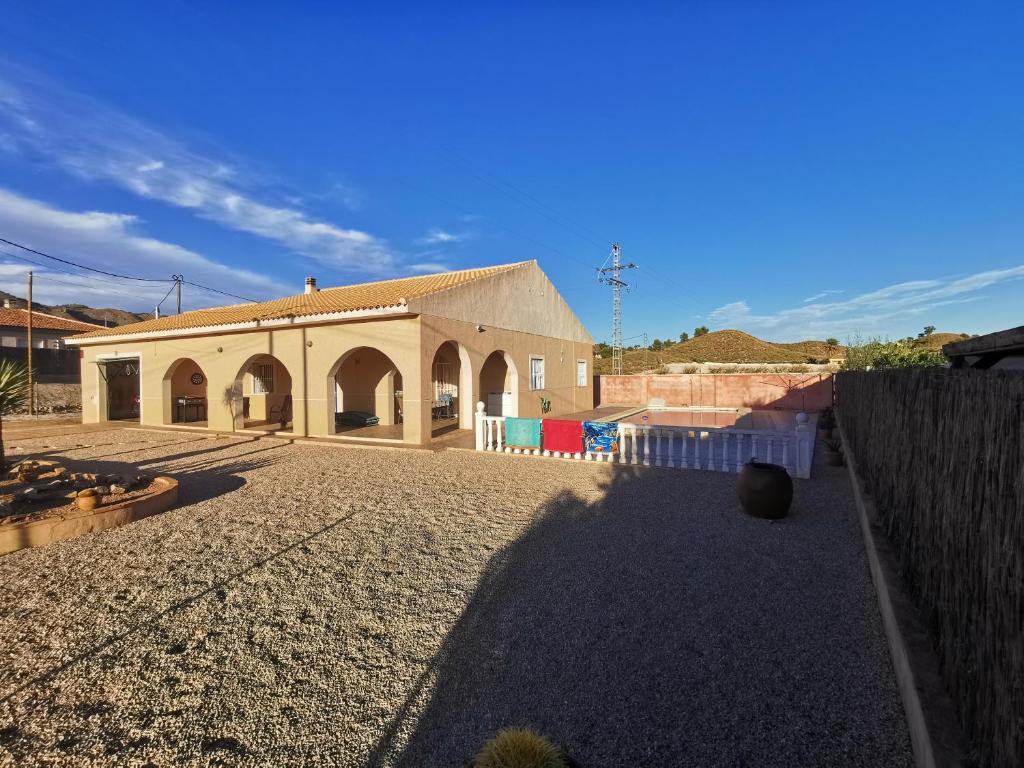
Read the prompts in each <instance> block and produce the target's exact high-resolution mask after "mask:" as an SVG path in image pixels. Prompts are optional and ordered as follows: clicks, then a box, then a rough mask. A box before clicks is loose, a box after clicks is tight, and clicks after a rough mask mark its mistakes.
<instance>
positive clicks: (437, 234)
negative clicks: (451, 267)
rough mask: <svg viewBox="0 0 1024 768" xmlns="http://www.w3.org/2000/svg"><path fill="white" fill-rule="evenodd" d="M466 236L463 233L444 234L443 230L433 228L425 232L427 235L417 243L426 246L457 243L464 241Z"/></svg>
mask: <svg viewBox="0 0 1024 768" xmlns="http://www.w3.org/2000/svg"><path fill="white" fill-rule="evenodd" d="M467 236H468V235H467V234H466V233H465V232H462V233H454V232H446V231H445V230H443V229H439V228H437V227H434V228H433V229H432V230H430V231H429V232H427V234H425V235H424V236H423V237H421V238H420V240H419V241H420V242H421V243H425V244H427V245H436V244H438V243H457V242H459V241H460V240H465V239H466V237H467Z"/></svg>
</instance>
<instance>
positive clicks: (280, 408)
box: [267, 395, 292, 429]
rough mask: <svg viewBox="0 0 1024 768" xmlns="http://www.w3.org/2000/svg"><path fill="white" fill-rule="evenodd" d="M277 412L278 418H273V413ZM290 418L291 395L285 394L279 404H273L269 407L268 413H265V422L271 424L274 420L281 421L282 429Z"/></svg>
mask: <svg viewBox="0 0 1024 768" xmlns="http://www.w3.org/2000/svg"><path fill="white" fill-rule="evenodd" d="M275 413H276V414H277V415H278V417H279V418H276V419H275V418H274V414H275ZM291 420H292V396H291V395H285V398H284V400H282V401H281V404H280V405H275V406H274V407H272V408H271V409H270V413H268V414H267V422H268V423H270V424H273V423H274V422H275V421H280V422H281V429H284V428H285V427H287V426H288V424H289V423H290V422H291Z"/></svg>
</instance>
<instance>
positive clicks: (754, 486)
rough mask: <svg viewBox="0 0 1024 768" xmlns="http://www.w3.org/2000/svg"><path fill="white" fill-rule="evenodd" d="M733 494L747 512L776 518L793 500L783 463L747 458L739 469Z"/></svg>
mask: <svg viewBox="0 0 1024 768" xmlns="http://www.w3.org/2000/svg"><path fill="white" fill-rule="evenodd" d="M736 494H737V495H738V496H739V498H740V505H741V506H742V507H743V511H744V512H746V513H747V514H748V515H751V516H752V517H763V518H767V519H769V520H777V519H779V518H780V517H785V516H786V513H787V512H788V511H789V505H790V504H792V503H793V478H791V477H790V476H789V472H787V471H786V468H785V467H783V466H780V465H778V464H766V463H763V462H760V461H754V459H751V460H750V461H748V462H747V463H746V464H744V465H743V469H741V470H740V474H739V477H738V478H737V480H736Z"/></svg>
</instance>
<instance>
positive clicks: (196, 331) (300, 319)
mask: <svg viewBox="0 0 1024 768" xmlns="http://www.w3.org/2000/svg"><path fill="white" fill-rule="evenodd" d="M405 314H409V308H408V307H407V306H406V305H404V304H398V305H395V306H391V307H375V308H373V309H353V310H349V311H346V312H324V313H321V314H317V315H302V316H290V317H281V318H274V319H273V320H249V321H246V322H241V323H221V324H219V325H203V326H198V327H196V328H169V329H167V330H163V331H141V332H139V333H115V334H109V335H107V336H86V337H75V336H72V337H70V338H67V339H65V340H64V343H65V344H71V345H75V346H88V345H90V344H110V343H114V342H120V341H147V340H151V339H170V338H180V337H182V336H209V335H212V334H217V333H237V332H239V331H259V330H264V329H273V328H286V327H292V326H297V325H319V324H322V323H330V322H345V321H347V320H360V319H364V318H370V317H392V316H396V315H405Z"/></svg>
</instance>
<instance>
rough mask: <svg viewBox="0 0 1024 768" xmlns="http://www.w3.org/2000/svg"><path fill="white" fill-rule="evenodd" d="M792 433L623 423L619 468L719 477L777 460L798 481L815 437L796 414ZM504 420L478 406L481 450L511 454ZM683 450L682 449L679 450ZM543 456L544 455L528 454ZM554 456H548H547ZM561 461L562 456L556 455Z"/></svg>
mask: <svg viewBox="0 0 1024 768" xmlns="http://www.w3.org/2000/svg"><path fill="white" fill-rule="evenodd" d="M796 421H797V425H796V429H795V430H794V431H793V432H766V431H762V430H753V429H732V428H727V429H705V430H702V429H700V428H699V427H665V426H653V425H646V424H633V423H628V422H619V425H618V440H619V458H618V463H620V464H632V465H637V466H639V465H642V466H645V467H649V466H655V467H673V468H675V467H678V468H680V469H704V470H711V471H719V472H739V471H740V469H742V468H743V465H744V463H746V462H747V461H749V460H752V459H753V460H755V461H763V462H766V463H769V464H770V463H774V461H775V460H776V459H778V460H779V461H780V462H781V464H782V466H784V467H785V468H786V469H787V470H789V472H790V474H791V475H793V476H794V477H799V478H809V477H810V476H811V453H812V445H813V444H812V442H811V439H812V436H811V431H810V429H809V427H808V426H807V416H806V414H803V413H801V414H798V415H797V419H796ZM504 432H505V418H504V417H503V416H488V415H487V413H486V412H485V410H484V404H483V403H477V410H476V449H477V450H478V451H496V452H499V453H500V452H501V451H503V450H504V451H506V452H509V450H510V449H507V448H504V447H503V441H504V436H505V435H504ZM677 445H678V448H677ZM523 453H524V454H533V455H539V454H540V453H541V452H540V451H539V450H524V451H523ZM544 455H545V456H550V455H552V454H550V453H549V452H547V451H545V452H544ZM553 455H554V456H555V457H560V454H558V453H557V452H556V453H554V454H553ZM564 458H569V459H585V460H587V461H596V462H601V461H605V462H614V461H615V457H614V456H612V455H611V454H599V453H598V454H588V453H583V454H575V455H573V454H568V453H567V454H564Z"/></svg>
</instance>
